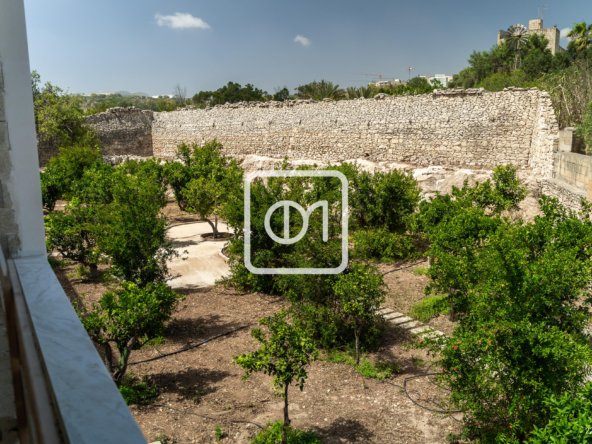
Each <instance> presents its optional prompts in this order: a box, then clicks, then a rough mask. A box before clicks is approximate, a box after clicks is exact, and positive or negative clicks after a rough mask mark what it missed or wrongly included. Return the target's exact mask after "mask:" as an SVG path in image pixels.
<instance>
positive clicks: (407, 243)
mask: <svg viewBox="0 0 592 444" xmlns="http://www.w3.org/2000/svg"><path fill="white" fill-rule="evenodd" d="M352 236H353V242H354V249H353V252H352V256H353V257H355V258H357V259H378V260H380V261H381V262H392V261H398V260H404V259H409V258H411V257H413V255H414V254H415V253H416V248H415V245H414V243H413V239H412V238H411V237H409V236H406V235H403V234H399V233H391V232H389V231H388V230H386V229H385V228H377V229H374V230H372V229H368V230H357V231H355V232H354V233H352Z"/></svg>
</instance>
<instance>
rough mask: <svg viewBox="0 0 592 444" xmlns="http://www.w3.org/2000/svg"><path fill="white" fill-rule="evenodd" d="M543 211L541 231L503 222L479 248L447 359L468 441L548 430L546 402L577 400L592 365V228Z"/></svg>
mask: <svg viewBox="0 0 592 444" xmlns="http://www.w3.org/2000/svg"><path fill="white" fill-rule="evenodd" d="M540 206H541V209H542V211H543V215H542V216H539V217H537V218H535V220H534V221H533V222H531V223H528V224H527V223H522V222H510V221H504V222H503V223H501V224H500V225H499V226H498V229H497V230H496V232H495V233H494V234H492V235H490V236H489V237H488V239H487V242H486V243H485V244H484V245H481V246H475V247H473V248H478V249H479V250H480V251H479V253H478V254H475V255H473V266H472V267H471V268H470V269H467V272H468V273H470V274H471V275H470V276H469V277H468V278H467V279H466V280H465V282H466V283H467V287H466V295H467V298H468V301H469V302H470V303H469V305H468V309H467V310H466V314H465V316H463V317H461V318H460V322H459V325H458V327H457V328H456V329H455V331H454V334H453V336H452V337H451V338H450V339H449V340H448V341H446V343H445V345H444V348H443V349H439V350H440V351H441V353H442V357H443V360H442V365H443V367H444V369H445V373H444V379H446V380H447V382H448V383H449V384H450V387H451V389H452V398H453V400H454V401H455V402H456V403H457V405H458V406H459V407H460V408H461V409H462V410H463V411H464V412H465V425H466V427H467V431H468V433H469V436H470V437H472V438H477V439H481V440H483V441H486V442H489V441H493V440H496V439H497V440H502V439H509V440H511V439H516V440H523V439H525V438H526V437H527V436H528V435H529V434H530V433H531V431H532V430H533V429H534V428H535V426H537V427H542V426H544V425H545V424H546V423H547V422H548V420H549V413H548V409H547V408H546V407H545V402H546V400H547V399H548V398H549V397H551V396H556V397H557V396H561V395H563V394H567V393H572V392H573V391H574V390H575V389H576V388H577V387H578V386H579V385H580V384H581V383H582V382H583V379H584V376H585V375H586V373H587V372H588V365H589V362H590V359H591V358H592V351H591V349H590V346H589V343H588V340H587V337H586V335H585V334H584V328H585V327H586V325H587V322H588V318H589V315H588V311H587V307H585V306H582V305H581V303H580V301H581V299H582V297H583V296H584V294H585V291H586V286H587V285H588V283H589V282H590V280H591V278H592V273H591V267H590V257H591V255H592V252H591V251H590V249H589V245H590V242H591V241H592V222H591V221H590V220H589V219H587V218H584V219H580V218H579V217H578V216H577V215H576V214H574V213H572V212H569V211H567V210H565V209H563V208H562V207H561V206H560V205H559V204H558V202H557V201H556V200H554V199H549V198H542V199H541V202H540ZM458 235H459V236H462V232H459V234H458Z"/></svg>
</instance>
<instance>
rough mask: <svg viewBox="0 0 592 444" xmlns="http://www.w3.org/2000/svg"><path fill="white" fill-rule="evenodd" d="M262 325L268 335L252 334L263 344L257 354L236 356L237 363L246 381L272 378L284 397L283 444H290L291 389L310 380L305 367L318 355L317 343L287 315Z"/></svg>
mask: <svg viewBox="0 0 592 444" xmlns="http://www.w3.org/2000/svg"><path fill="white" fill-rule="evenodd" d="M260 324H261V325H263V326H265V327H267V334H265V333H264V332H263V331H262V330H261V329H254V330H253V331H252V332H251V333H252V335H253V337H254V338H255V339H256V340H257V341H258V342H259V343H260V347H259V349H258V350H256V351H254V352H251V353H247V354H243V355H240V356H237V357H235V358H234V362H236V363H237V364H238V365H240V366H241V367H242V368H243V369H244V370H245V377H248V376H249V375H250V374H251V373H253V372H263V373H265V374H267V375H270V376H272V377H273V384H274V386H275V387H276V388H277V389H279V390H281V391H282V393H283V397H284V424H283V431H282V443H286V442H287V432H288V428H289V426H290V416H289V411H288V408H289V399H288V389H289V388H290V385H291V384H292V383H293V382H296V383H297V384H298V386H299V388H300V390H302V389H303V388H304V382H305V381H306V378H307V377H308V373H307V372H306V367H307V366H308V365H309V364H310V363H311V361H313V360H314V359H315V357H316V355H317V348H316V345H315V343H314V342H313V341H312V339H311V338H310V337H308V336H307V335H306V333H305V332H304V331H303V330H301V329H299V328H298V327H296V326H295V325H294V324H292V323H290V322H289V320H288V316H287V314H286V313H285V312H279V313H277V314H275V315H274V316H271V317H268V318H264V319H262V320H261V321H260Z"/></svg>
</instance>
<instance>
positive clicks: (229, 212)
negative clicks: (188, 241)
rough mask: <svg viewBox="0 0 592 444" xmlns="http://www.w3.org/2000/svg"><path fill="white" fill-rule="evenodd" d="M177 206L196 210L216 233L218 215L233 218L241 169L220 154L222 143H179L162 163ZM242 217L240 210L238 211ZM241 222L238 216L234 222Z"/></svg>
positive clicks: (240, 184)
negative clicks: (170, 157) (174, 156)
mask: <svg viewBox="0 0 592 444" xmlns="http://www.w3.org/2000/svg"><path fill="white" fill-rule="evenodd" d="M163 174H164V177H165V178H166V181H167V182H168V183H169V184H170V185H171V187H172V189H173V192H174V193H175V198H176V200H177V204H178V205H179V208H180V209H181V210H184V211H188V212H191V213H196V214H198V215H199V217H200V218H202V219H204V220H206V221H207V222H208V223H209V224H210V226H211V227H212V231H213V233H214V237H217V236H218V218H219V217H224V218H226V219H227V221H234V220H235V219H237V217H239V216H238V215H236V214H235V213H236V211H238V210H237V207H238V206H240V205H242V181H243V172H242V170H241V169H240V167H239V166H238V164H237V162H236V160H234V159H231V158H229V157H226V156H224V155H223V154H222V145H221V144H220V143H218V142H217V141H215V140H213V141H210V142H207V143H206V144H204V145H203V146H200V145H197V144H193V145H187V144H181V145H179V147H178V149H177V160H176V161H172V162H167V163H166V165H164V167H163ZM240 215H241V216H240V217H242V211H240ZM239 223H240V225H242V220H241V221H240V222H238V221H237V222H236V223H235V226H238V225H239Z"/></svg>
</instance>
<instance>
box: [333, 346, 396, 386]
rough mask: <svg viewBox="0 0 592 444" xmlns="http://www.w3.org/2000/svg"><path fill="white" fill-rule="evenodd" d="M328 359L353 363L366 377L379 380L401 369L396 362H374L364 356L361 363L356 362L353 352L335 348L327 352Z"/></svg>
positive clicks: (338, 362) (357, 370) (339, 362)
mask: <svg viewBox="0 0 592 444" xmlns="http://www.w3.org/2000/svg"><path fill="white" fill-rule="evenodd" d="M327 361H329V362H333V363H335V364H347V365H351V366H352V367H353V368H354V369H355V370H356V372H358V373H359V374H360V375H362V376H363V377H364V378H370V379H378V380H379V381H383V380H385V379H388V378H390V377H391V376H393V375H394V374H396V373H398V372H399V371H400V368H399V366H398V365H397V364H396V363H394V362H384V361H378V362H373V361H371V360H370V359H366V358H362V359H361V360H360V363H359V364H356V359H355V356H352V354H351V353H349V352H342V351H339V350H335V349H333V350H329V351H328V352H327Z"/></svg>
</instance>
